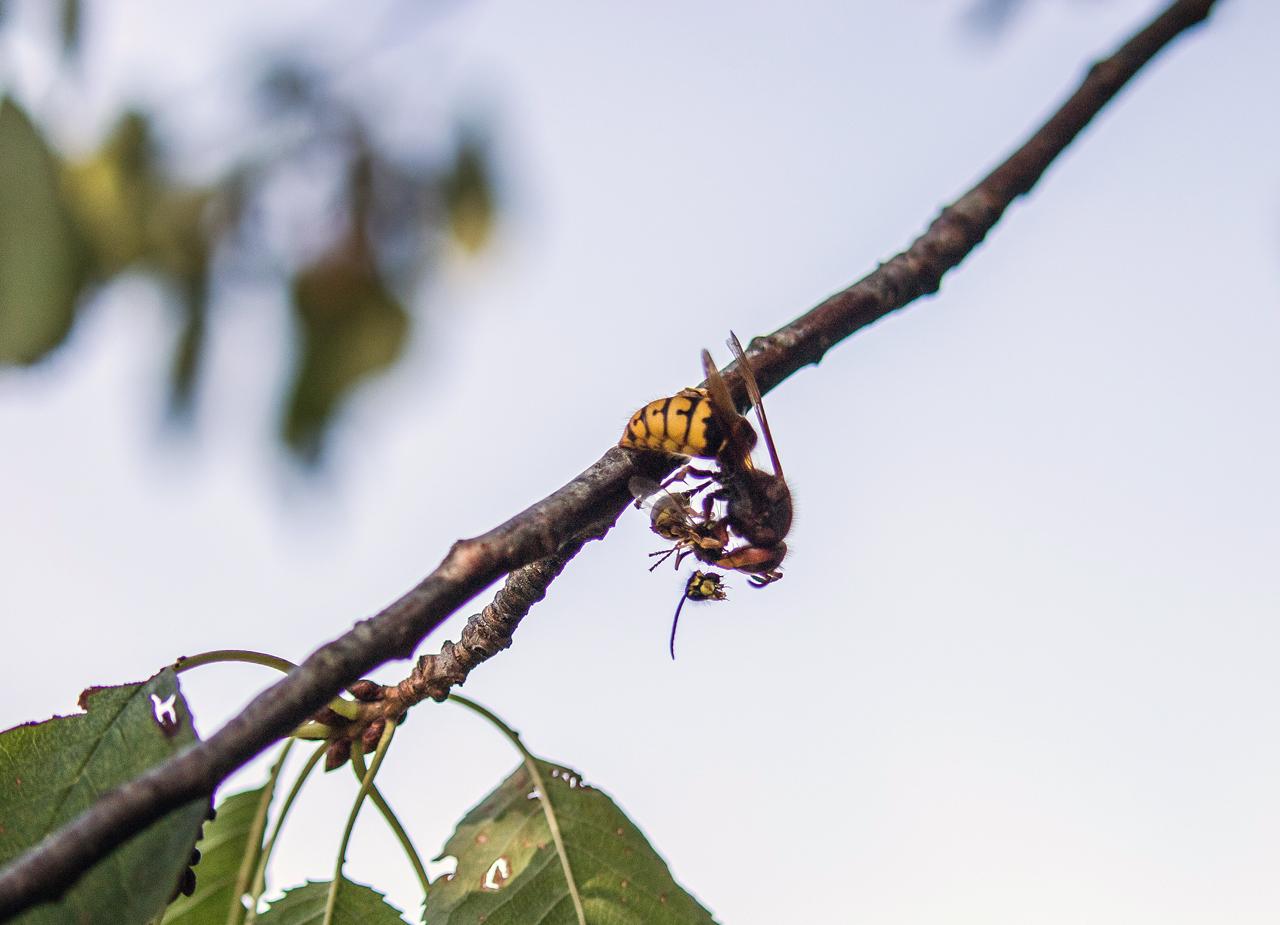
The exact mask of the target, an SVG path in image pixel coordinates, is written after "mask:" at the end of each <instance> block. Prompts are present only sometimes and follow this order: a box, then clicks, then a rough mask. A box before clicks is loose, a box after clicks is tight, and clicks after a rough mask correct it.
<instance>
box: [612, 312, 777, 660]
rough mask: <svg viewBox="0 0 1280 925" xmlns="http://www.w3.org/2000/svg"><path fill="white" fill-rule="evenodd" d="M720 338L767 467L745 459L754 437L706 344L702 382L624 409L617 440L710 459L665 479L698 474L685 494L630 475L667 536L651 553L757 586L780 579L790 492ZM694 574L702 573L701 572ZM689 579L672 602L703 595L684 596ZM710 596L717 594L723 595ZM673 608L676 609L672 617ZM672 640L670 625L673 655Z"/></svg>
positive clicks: (747, 375)
mask: <svg viewBox="0 0 1280 925" xmlns="http://www.w3.org/2000/svg"><path fill="white" fill-rule="evenodd" d="M728 343H729V347H730V349H731V350H732V351H733V354H734V357H735V358H736V359H737V360H738V371H739V373H740V375H741V376H742V378H743V381H744V383H745V384H746V387H747V394H748V396H749V397H750V399H751V403H752V405H753V406H754V407H755V409H756V414H757V416H758V418H759V421H760V429H761V430H762V431H763V433H764V438H765V444H766V446H767V447H768V449H769V459H770V461H771V463H772V468H773V472H771V473H770V472H765V471H764V470H762V469H757V468H756V467H755V465H754V463H753V462H752V461H751V451H752V450H753V449H755V445H756V443H757V441H758V437H757V436H756V431H755V428H753V427H752V426H751V423H750V422H749V421H748V420H747V419H746V418H744V417H743V416H742V415H740V414H738V410H737V408H736V407H735V406H734V403H733V398H732V396H731V395H730V394H729V389H728V386H726V385H725V381H724V378H723V377H722V376H721V375H720V371H719V370H718V369H717V368H716V365H715V362H714V361H713V360H712V358H711V354H710V353H709V352H708V351H706V350H703V351H702V366H703V370H704V371H705V372H706V376H707V385H706V388H705V389H684V390H683V391H681V392H680V393H679V394H677V395H675V396H673V397H671V398H664V399H659V400H657V401H654V402H650V403H649V404H647V405H645V406H644V407H643V408H641V409H640V410H639V411H637V412H636V413H635V414H634V415H632V417H631V420H630V421H629V422H628V424H627V429H626V431H625V432H624V433H623V435H622V439H621V440H620V441H619V445H621V446H624V447H629V448H631V449H635V450H650V451H659V452H665V453H673V454H676V455H680V456H692V457H696V458H701V459H714V460H716V462H717V463H718V466H719V468H718V469H717V470H711V471H708V470H703V469H697V468H695V467H693V466H691V465H690V466H685V467H684V468H683V469H680V470H679V471H678V472H676V474H675V475H674V476H673V477H672V478H671V479H669V480H668V481H667V483H666V484H667V485H669V484H671V483H672V482H676V481H682V480H684V479H687V478H689V477H691V476H692V477H693V478H698V479H703V482H702V484H701V485H699V486H697V487H696V488H694V489H693V490H692V491H689V492H675V493H672V492H667V491H665V485H658V483H656V482H653V481H651V480H648V479H642V478H637V479H633V480H632V483H631V486H630V487H631V491H632V493H633V494H634V495H635V496H636V499H637V500H636V505H637V507H638V506H640V505H641V504H646V505H648V506H649V507H650V508H651V513H650V527H651V529H652V530H653V531H654V532H655V533H657V534H658V535H659V536H661V537H663V538H664V539H669V540H673V541H675V546H674V547H672V548H671V549H669V550H665V551H662V552H659V553H654V555H660V556H662V558H661V559H659V560H658V563H657V564H661V562H663V561H665V560H666V558H667V557H669V556H671V555H674V556H675V558H676V567H677V568H678V567H679V565H680V562H681V560H682V559H683V558H684V557H685V556H687V555H693V556H694V557H695V558H697V559H698V560H699V561H701V562H705V563H707V564H709V565H714V566H718V567H720V568H724V569H732V570H734V571H739V572H743V573H745V574H746V575H747V576H748V580H749V581H750V582H751V584H752V585H753V586H754V587H764V586H765V585H767V584H770V583H772V582H774V581H777V580H778V579H780V578H781V577H782V572H781V570H780V569H779V566H780V565H781V564H782V560H783V559H784V558H786V555H787V544H786V543H785V542H784V541H783V538H784V537H785V536H786V535H787V532H788V531H789V530H790V529H791V514H792V509H791V491H790V489H788V487H787V483H786V481H785V479H784V478H783V475H782V466H781V464H780V463H779V462H778V451H777V449H776V448H775V447H774V444H773V435H772V434H771V433H770V431H769V421H768V418H767V417H766V416H765V413H764V403H763V401H762V399H761V396H760V387H759V385H758V384H757V383H756V380H755V376H754V375H753V373H752V371H751V365H750V363H749V362H748V361H747V357H746V354H745V352H744V351H743V349H742V344H741V343H739V341H738V338H737V335H735V334H733V333H732V332H730V338H729V341H728ZM712 485H716V486H718V487H716V489H715V490H714V491H710V492H708V493H707V494H706V495H705V496H704V498H703V502H702V510H701V512H699V511H697V510H695V509H694V508H693V507H692V505H691V503H690V501H691V499H692V497H693V496H694V495H696V494H698V493H699V492H701V491H703V490H704V489H706V488H708V487H710V486H712ZM719 501H723V502H724V504H725V513H724V516H722V517H718V516H716V515H715V504H716V502H719ZM733 537H737V538H738V539H741V540H743V541H744V542H743V544H741V545H739V546H736V547H734V548H728V547H729V544H730V542H731V540H732V538H733ZM695 574H696V575H702V573H701V572H698V573H695ZM690 582H691V583H690V585H688V586H686V589H685V597H683V598H681V601H680V607H683V606H684V601H685V600H687V599H694V600H700V599H705V598H698V597H692V598H691V596H690V590H691V589H692V588H693V583H692V579H691V580H690ZM712 599H714V600H723V596H719V597H714V598H712ZM679 613H680V610H679V607H677V609H676V620H677V621H678V620H679ZM674 639H675V627H674V626H673V627H672V655H673V657H674V654H675V652H674Z"/></svg>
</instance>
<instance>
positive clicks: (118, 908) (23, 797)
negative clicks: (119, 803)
mask: <svg viewBox="0 0 1280 925" xmlns="http://www.w3.org/2000/svg"><path fill="white" fill-rule="evenodd" d="M80 706H81V708H82V709H84V710H85V711H86V712H84V713H81V714H79V715H76V716H55V717H54V718H53V719H51V720H47V721H45V722H43V723H27V724H26V725H24V726H17V727H15V728H13V729H10V730H8V731H7V732H4V733H0V864H4V863H5V862H7V861H8V860H9V859H11V858H13V857H14V856H16V855H17V854H19V853H21V852H22V851H24V850H25V849H27V848H29V847H31V846H32V845H34V844H36V843H37V842H39V841H40V840H41V839H42V838H44V837H45V836H46V835H48V834H49V833H50V832H52V831H53V830H54V829H57V828H58V827H59V826H61V825H62V824H63V823H65V822H69V821H70V820H71V819H74V818H75V817H76V816H77V815H79V814H80V812H81V811H82V810H84V809H86V808H88V806H89V805H90V804H91V803H93V801H94V800H96V799H97V798H98V797H99V796H100V795H101V794H103V793H105V792H106V791H108V790H112V789H114V788H115V787H118V786H119V785H121V784H123V783H125V782H126V781H129V780H132V779H133V778H135V777H137V776H138V775H139V774H141V773H142V772H143V771H145V770H146V769H147V768H149V767H151V766H152V765H154V764H157V763H159V762H160V761H163V760H164V759H165V758H168V757H169V756H171V755H173V754H176V753H177V752H179V751H181V750H182V749H183V748H185V747H187V746H188V745H192V744H194V743H195V742H196V734H195V730H194V729H193V728H192V725H191V714H190V713H189V712H188V710H187V704H186V701H185V700H183V699H182V692H181V691H180V690H179V689H178V679H177V678H176V677H175V676H174V673H173V671H172V670H170V669H168V668H166V669H165V670H164V671H162V672H160V673H159V674H158V675H156V676H155V677H154V678H152V679H151V680H150V681H147V682H145V683H143V684H127V685H124V686H123V687H91V688H89V689H88V690H87V691H85V692H84V693H83V694H81V695H80ZM208 811H209V802H208V801H207V800H196V801H194V802H192V803H189V804H187V805H186V806H184V807H182V808H181V809H177V810H174V811H173V812H171V813H170V814H169V815H167V816H165V817H164V818H163V819H161V820H160V821H159V822H157V823H155V824H154V825H152V826H151V827H150V828H149V829H147V830H146V831H145V832H143V833H142V834H141V835H137V836H135V837H134V838H132V839H131V840H130V841H128V842H127V843H126V844H125V845H124V846H123V847H121V848H119V849H117V850H116V851H114V852H112V853H111V854H110V855H108V856H107V857H106V858H104V859H103V860H102V861H99V862H98V863H97V864H96V865H95V866H94V867H93V868H92V869H91V870H90V871H89V872H88V873H87V874H85V875H84V877H82V878H81V879H80V880H79V882H77V883H76V885H75V886H74V887H72V888H71V889H70V890H69V891H68V892H67V894H66V895H65V896H64V897H63V898H62V899H61V900H60V901H58V902H56V903H49V904H46V905H43V906H38V907H36V908H34V909H32V910H31V911H29V912H27V913H26V914H25V915H23V916H21V917H19V918H18V919H17V921H18V922H22V923H24V925H33V923H39V925H62V923H68V925H71V923H75V925H79V923H82V922H111V923H112V925H133V923H142V922H146V921H147V920H148V919H149V918H150V917H152V916H154V915H155V914H156V913H157V912H158V911H160V909H161V908H162V907H163V906H164V904H165V903H166V902H168V900H169V898H170V897H171V896H172V895H173V893H174V888H175V886H176V885H177V884H178V883H179V881H180V878H182V877H184V876H185V874H184V871H185V870H186V868H187V864H188V862H189V861H190V860H191V849H192V848H193V847H194V846H195V843H196V836H197V835H198V834H199V832H200V824H201V822H203V821H204V819H205V818H206V816H207V815H208Z"/></svg>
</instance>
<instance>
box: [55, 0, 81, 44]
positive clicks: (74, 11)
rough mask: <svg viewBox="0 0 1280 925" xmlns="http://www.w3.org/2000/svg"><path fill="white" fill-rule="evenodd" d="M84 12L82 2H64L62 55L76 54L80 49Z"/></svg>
mask: <svg viewBox="0 0 1280 925" xmlns="http://www.w3.org/2000/svg"><path fill="white" fill-rule="evenodd" d="M83 12H84V11H83V10H82V9H81V7H80V0H62V16H61V22H60V25H61V26H62V53H63V54H65V55H70V54H74V53H75V51H76V49H77V48H79V47H80V20H81V14H82V13H83Z"/></svg>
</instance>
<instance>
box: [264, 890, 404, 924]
mask: <svg viewBox="0 0 1280 925" xmlns="http://www.w3.org/2000/svg"><path fill="white" fill-rule="evenodd" d="M328 899H329V881H328V880H325V881H324V882H322V883H314V882H312V881H307V885H306V886H300V887H296V888H295V889H292V890H289V891H288V892H287V893H285V894H284V896H282V897H280V898H279V899H277V900H276V901H275V902H273V903H272V904H271V908H270V909H268V910H267V911H266V912H264V913H263V914H262V915H260V916H258V925H320V923H321V922H323V921H324V907H325V903H326V902H328ZM331 925H404V919H402V918H400V910H399V909H397V908H396V907H395V906H392V905H389V904H388V903H387V902H386V901H385V900H384V899H383V898H382V894H381V893H379V892H378V891H377V890H373V889H370V888H369V887H367V886H365V885H364V884H361V883H352V882H351V881H350V880H345V881H343V883H342V885H341V886H339V887H338V902H337V904H336V905H335V906H334V909H333V920H332V923H331Z"/></svg>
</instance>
